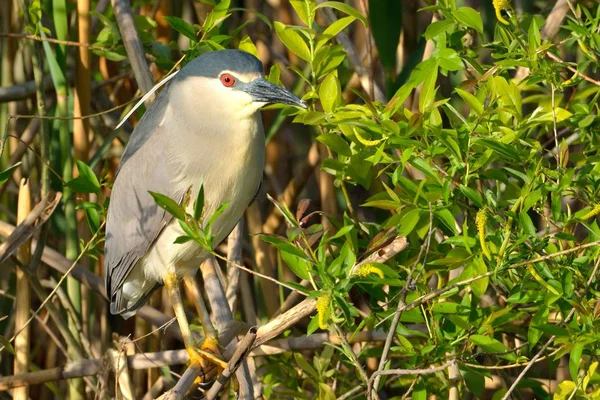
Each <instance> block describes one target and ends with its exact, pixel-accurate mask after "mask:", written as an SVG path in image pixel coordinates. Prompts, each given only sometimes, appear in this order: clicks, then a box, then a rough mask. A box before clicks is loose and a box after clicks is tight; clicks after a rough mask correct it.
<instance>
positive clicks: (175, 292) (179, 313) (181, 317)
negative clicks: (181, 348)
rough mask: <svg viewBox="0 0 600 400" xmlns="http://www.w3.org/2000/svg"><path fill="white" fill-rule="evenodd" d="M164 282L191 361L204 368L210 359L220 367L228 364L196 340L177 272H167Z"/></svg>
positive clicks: (210, 344)
mask: <svg viewBox="0 0 600 400" xmlns="http://www.w3.org/2000/svg"><path fill="white" fill-rule="evenodd" d="M164 283H165V286H166V288H167V293H168V294H169V298H170V299H171V303H173V311H175V317H176V318H177V323H178V324H179V329H180V330H181V335H182V336H183V342H184V343H185V348H186V349H187V351H188V354H189V356H190V363H191V364H196V365H200V366H201V367H202V369H205V368H206V367H208V361H210V362H212V363H213V364H216V365H218V366H220V367H223V366H224V365H225V366H226V365H227V363H225V362H224V361H222V360H220V359H219V358H218V357H216V356H215V355H214V354H212V353H210V352H208V351H206V350H205V348H206V346H205V344H204V343H203V344H202V346H200V347H199V346H198V345H197V344H196V342H195V341H194V337H193V336H192V331H191V330H190V325H189V323H188V320H187V317H186V316H185V310H184V308H183V302H182V301H181V292H180V291H179V279H178V278H177V274H175V273H169V274H167V276H166V277H165V281H164ZM205 343H206V340H205ZM208 345H209V346H212V343H210V342H209V343H208ZM208 349H210V350H212V347H208Z"/></svg>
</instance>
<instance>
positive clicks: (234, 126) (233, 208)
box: [143, 113, 265, 282]
mask: <svg viewBox="0 0 600 400" xmlns="http://www.w3.org/2000/svg"><path fill="white" fill-rule="evenodd" d="M221 122H222V121H221ZM188 123H189V121H188ZM224 126H226V127H227V131H221V129H222V128H223V127H224ZM219 128H220V129H219V132H215V131H211V132H210V133H207V132H206V131H205V127H204V129H202V130H201V131H204V132H201V134H199V135H198V136H196V137H190V136H186V137H181V135H179V136H175V137H174V138H173V140H172V141H170V143H171V148H170V149H168V151H169V153H170V157H172V158H173V160H174V161H176V162H177V161H178V163H179V164H181V165H184V168H183V169H182V170H181V171H180V172H181V173H180V175H179V176H178V177H177V179H176V180H175V182H173V184H174V185H177V187H178V189H179V190H182V191H186V190H187V189H188V188H190V187H191V188H192V189H191V193H192V201H191V202H190V205H189V210H188V211H189V212H190V213H192V209H191V208H192V206H193V202H194V200H195V197H196V195H197V193H198V190H199V187H200V184H203V185H204V193H205V209H204V215H205V218H206V219H208V218H209V217H210V216H211V215H212V214H213V213H214V212H215V210H216V209H217V208H218V207H219V206H221V205H222V204H224V203H225V202H229V203H228V204H229V205H228V207H227V209H226V211H225V212H224V213H223V214H222V215H221V216H220V217H219V218H218V219H217V220H216V221H215V222H214V224H213V226H212V233H213V235H215V240H214V245H217V244H219V243H220V242H221V241H223V239H225V237H226V236H227V235H228V234H229V232H231V230H232V229H233V228H234V226H235V224H236V223H237V222H238V221H239V220H240V218H241V217H242V216H243V213H244V211H245V210H246V208H247V207H248V205H249V203H250V201H251V200H252V198H253V196H254V195H255V193H256V190H257V189H258V186H259V184H260V181H261V179H262V174H263V168H264V162H265V155H264V132H263V127H262V121H261V119H260V114H259V113H255V115H254V116H253V117H252V118H248V119H246V120H241V121H240V120H238V121H233V120H232V121H230V122H229V123H226V124H223V123H221V124H220V125H219ZM178 159H179V160H178ZM183 234H184V232H183V231H182V229H181V227H180V226H179V223H178V222H177V221H172V222H171V223H170V224H169V225H168V226H167V227H166V228H165V230H164V231H163V232H162V233H161V235H160V236H159V238H158V240H157V242H156V243H155V244H154V245H153V246H152V248H151V250H150V252H149V253H148V255H147V256H146V257H144V259H143V264H144V271H145V276H146V277H147V278H150V277H151V278H155V279H157V280H158V281H159V282H160V281H162V277H163V276H164V274H165V273H166V271H167V270H170V271H173V272H177V273H178V274H180V275H182V274H186V273H189V272H192V271H193V272H195V271H196V270H197V268H198V267H199V265H200V263H201V262H202V261H203V259H204V258H205V257H206V255H205V254H204V253H203V251H202V250H201V249H200V247H199V246H198V245H196V244H195V243H193V242H188V243H186V244H181V245H178V244H173V242H174V241H175V239H176V238H177V237H179V236H181V235H183ZM165 266H167V267H168V269H167V268H165Z"/></svg>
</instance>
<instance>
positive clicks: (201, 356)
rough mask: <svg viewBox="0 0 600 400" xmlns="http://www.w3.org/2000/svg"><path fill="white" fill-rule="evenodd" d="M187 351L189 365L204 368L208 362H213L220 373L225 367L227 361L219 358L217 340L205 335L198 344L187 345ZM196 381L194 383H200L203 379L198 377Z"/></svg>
mask: <svg viewBox="0 0 600 400" xmlns="http://www.w3.org/2000/svg"><path fill="white" fill-rule="evenodd" d="M187 351H188V354H189V356H190V365H199V366H200V367H201V368H202V370H206V369H207V368H208V367H209V365H210V364H214V365H216V366H217V372H218V373H220V372H221V371H222V370H223V369H225V367H227V362H226V361H223V360H222V359H221V357H222V354H221V350H220V349H219V342H218V340H216V339H214V338H211V337H207V338H206V339H204V341H203V342H202V344H201V345H200V346H197V345H192V346H188V347H187ZM217 375H218V374H217ZM196 381H197V382H196V383H201V382H202V381H204V379H203V378H201V377H198V378H196Z"/></svg>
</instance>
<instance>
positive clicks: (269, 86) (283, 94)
mask: <svg viewBox="0 0 600 400" xmlns="http://www.w3.org/2000/svg"><path fill="white" fill-rule="evenodd" d="M245 86H246V87H245V88H244V89H243V90H245V91H246V93H248V94H249V95H250V96H252V100H254V101H255V102H257V103H258V102H260V103H267V104H289V105H291V106H296V107H302V108H307V105H306V103H305V102H304V101H302V100H300V99H299V98H298V97H296V96H294V94H293V93H292V92H290V91H289V90H287V89H284V88H282V87H281V86H277V85H276V84H274V83H271V82H269V81H267V80H266V79H264V78H258V79H255V80H253V81H252V82H250V83H248V84H246V85H245Z"/></svg>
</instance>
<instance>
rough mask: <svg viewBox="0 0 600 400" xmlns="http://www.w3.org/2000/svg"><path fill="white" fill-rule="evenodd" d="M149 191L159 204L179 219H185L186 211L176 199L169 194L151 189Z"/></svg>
mask: <svg viewBox="0 0 600 400" xmlns="http://www.w3.org/2000/svg"><path fill="white" fill-rule="evenodd" d="M148 193H150V196H152V198H153V199H154V202H155V203H156V205H157V206H159V207H160V208H162V209H164V210H165V211H167V212H168V213H169V214H171V215H172V216H174V217H175V218H177V219H178V220H180V221H185V211H184V209H183V207H181V206H180V205H179V204H177V202H176V201H175V200H173V199H171V198H170V197H169V196H165V195H164V194H160V193H156V192H153V191H150V190H149V191H148Z"/></svg>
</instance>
